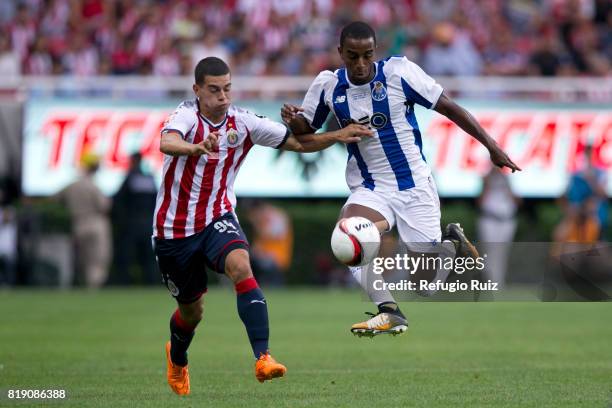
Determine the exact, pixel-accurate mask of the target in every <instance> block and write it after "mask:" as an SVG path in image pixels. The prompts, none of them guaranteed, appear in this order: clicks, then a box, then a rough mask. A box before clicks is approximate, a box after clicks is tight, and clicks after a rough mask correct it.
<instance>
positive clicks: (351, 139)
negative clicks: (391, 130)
mask: <svg viewBox="0 0 612 408" xmlns="http://www.w3.org/2000/svg"><path fill="white" fill-rule="evenodd" d="M373 135H374V132H373V131H372V130H371V129H370V128H368V127H367V126H363V125H358V124H355V123H351V124H350V125H348V126H347V127H345V128H343V129H340V130H338V131H337V136H336V141H338V142H342V143H359V142H361V138H362V137H372V136H373Z"/></svg>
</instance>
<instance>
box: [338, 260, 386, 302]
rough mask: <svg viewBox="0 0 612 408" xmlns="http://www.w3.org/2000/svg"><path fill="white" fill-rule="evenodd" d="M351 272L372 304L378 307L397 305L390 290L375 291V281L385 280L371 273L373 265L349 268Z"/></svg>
mask: <svg viewBox="0 0 612 408" xmlns="http://www.w3.org/2000/svg"><path fill="white" fill-rule="evenodd" d="M349 270H350V271H351V275H353V278H354V279H355V280H356V281H357V282H359V285H361V288H362V289H363V290H364V292H365V293H367V294H368V297H369V298H370V300H371V301H372V302H374V304H375V305H376V306H378V305H380V304H381V303H385V302H393V303H396V302H395V299H394V298H393V296H392V295H391V292H389V290H387V289H384V290H376V289H374V285H373V282H374V279H383V277H382V275H376V277H374V275H373V274H372V273H371V271H372V268H371V264H368V265H363V266H349ZM383 280H384V279H383Z"/></svg>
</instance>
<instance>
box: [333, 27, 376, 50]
mask: <svg viewBox="0 0 612 408" xmlns="http://www.w3.org/2000/svg"><path fill="white" fill-rule="evenodd" d="M347 38H353V39H355V40H367V39H368V38H373V39H374V45H376V33H375V32H374V29H373V28H372V27H370V25H369V24H368V23H364V22H363V21H353V22H352V23H349V24H347V25H345V26H344V28H343V29H342V31H341V32H340V46H341V47H342V46H343V45H344V40H346V39H347Z"/></svg>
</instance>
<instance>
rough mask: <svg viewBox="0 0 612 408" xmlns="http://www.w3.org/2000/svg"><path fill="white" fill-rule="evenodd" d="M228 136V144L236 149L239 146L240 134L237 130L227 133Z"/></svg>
mask: <svg viewBox="0 0 612 408" xmlns="http://www.w3.org/2000/svg"><path fill="white" fill-rule="evenodd" d="M226 136H227V144H228V145H229V146H231V147H234V146H236V145H237V144H238V132H237V131H236V129H230V130H228V131H227V133H226Z"/></svg>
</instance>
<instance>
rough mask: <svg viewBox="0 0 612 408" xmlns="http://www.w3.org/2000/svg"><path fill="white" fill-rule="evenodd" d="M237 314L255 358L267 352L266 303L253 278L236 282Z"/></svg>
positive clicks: (268, 333) (268, 331) (268, 334)
mask: <svg viewBox="0 0 612 408" xmlns="http://www.w3.org/2000/svg"><path fill="white" fill-rule="evenodd" d="M236 304H237V306H238V315H240V319H241V320H242V323H244V327H245V328H246V331H247V334H248V335H249V342H251V348H252V349H253V354H254V355H255V358H256V359H257V358H259V356H260V355H261V354H266V353H267V352H268V338H269V337H270V329H269V327H268V305H266V299H265V298H264V295H263V292H262V291H261V289H260V288H259V285H257V281H256V280H255V278H248V279H245V280H243V281H241V282H238V283H237V284H236Z"/></svg>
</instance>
